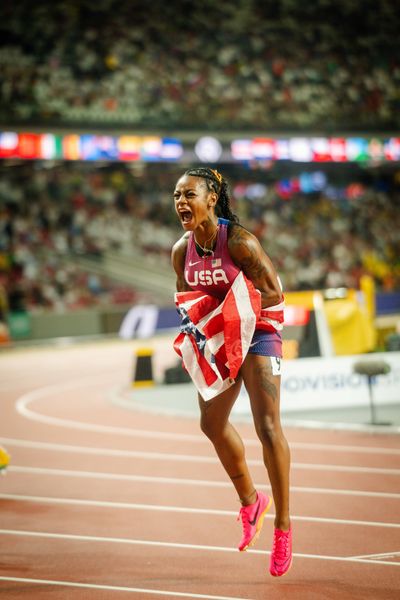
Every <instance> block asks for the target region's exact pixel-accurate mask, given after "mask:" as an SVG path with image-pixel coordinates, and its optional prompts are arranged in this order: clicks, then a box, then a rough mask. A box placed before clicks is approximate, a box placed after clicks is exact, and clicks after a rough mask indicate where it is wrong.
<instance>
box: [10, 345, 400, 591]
mask: <svg viewBox="0 0 400 600" xmlns="http://www.w3.org/2000/svg"><path fill="white" fill-rule="evenodd" d="M157 344H158V345H157V354H156V357H155V363H156V364H155V367H156V369H158V370H159V371H160V369H162V366H163V365H164V364H167V363H168V360H170V359H171V350H170V345H169V340H167V342H166V345H163V342H159V343H157ZM165 357H166V358H165ZM131 363H132V344H130V345H128V344H126V343H117V342H114V343H110V342H107V343H106V342H105V343H100V344H90V345H88V344H86V345H84V346H82V345H80V346H71V347H63V348H62V347H60V348H54V347H53V348H50V349H49V348H41V349H35V350H29V349H28V350H26V349H25V350H15V351H10V352H6V353H4V352H3V354H1V355H0V392H1V404H0V410H1V412H0V443H2V444H3V445H4V446H5V447H6V448H7V449H8V450H9V452H10V453H11V455H12V464H11V467H10V468H9V470H8V472H7V474H6V476H5V477H2V478H0V548H1V554H0V597H1V598H5V599H6V600H14V599H16V598H18V599H19V598H29V599H30V600H32V599H33V600H41V599H42V598H43V599H46V598H51V599H52V600H64V599H68V600H70V599H72V600H74V599H75V598H79V599H82V598H84V599H85V600H94V599H96V600H103V599H104V600H114V599H117V598H120V597H121V598H123V597H132V598H135V599H136V598H137V599H139V598H143V599H153V598H154V599H156V598H161V597H167V598H168V597H169V598H206V599H211V600H212V599H217V598H226V599H232V600H233V599H237V598H247V599H252V600H258V599H265V598H268V599H270V600H274V599H278V598H279V600H283V599H286V598H290V599H296V600H314V599H340V600H343V599H351V600H358V599H360V600H361V599H362V600H367V599H371V600H372V599H373V600H379V599H392V598H393V599H395V598H396V600H397V599H398V598H399V597H400V524H399V515H400V485H399V479H400V478H399V474H400V437H399V436H396V435H385V434H378V433H377V434H371V433H352V432H349V431H347V432H339V431H319V430H305V429H286V434H287V437H288V440H289V443H290V445H291V451H292V461H293V468H292V478H291V479H292V481H291V484H292V491H291V512H292V516H293V529H294V562H293V566H292V569H291V571H290V572H289V573H288V574H287V575H286V576H285V577H284V578H282V579H274V578H272V577H271V576H270V575H269V573H268V558H269V549H270V545H271V541H272V519H273V509H272V510H271V514H270V515H269V516H268V518H267V519H266V521H265V524H264V528H263V531H262V533H261V536H260V538H259V540H258V543H257V545H256V546H255V548H254V549H253V550H251V551H248V552H247V553H239V552H238V551H237V550H236V544H237V542H238V539H239V537H240V533H241V531H240V526H239V524H238V523H236V520H235V519H236V514H237V511H238V509H239V505H238V502H237V500H236V497H235V494H234V491H233V489H232V487H231V484H230V483H229V481H228V480H227V477H226V475H225V474H224V472H223V470H222V468H221V466H220V465H219V464H218V462H217V460H216V459H215V456H214V453H213V450H212V448H211V447H210V444H209V442H208V441H207V440H206V439H205V438H204V436H203V435H202V434H201V432H200V430H199V427H198V422H197V419H190V418H182V417H171V416H162V415H154V414H148V413H146V412H143V411H140V412H139V411H135V410H126V409H124V408H121V407H120V406H116V405H115V404H113V403H112V402H111V400H110V390H112V389H113V388H115V386H121V385H127V384H129V379H130V373H131V369H132V364H131ZM237 427H238V429H239V430H240V432H241V433H242V435H243V437H244V438H245V440H246V447H247V456H248V459H249V461H250V465H251V469H252V472H253V474H254V479H255V481H256V483H257V484H258V485H259V486H261V487H264V488H265V489H268V481H267V479H266V475H265V470H264V467H263V466H262V464H261V449H260V446H259V444H258V442H257V440H256V438H255V435H254V431H253V428H252V426H251V425H249V424H245V423H239V424H237Z"/></svg>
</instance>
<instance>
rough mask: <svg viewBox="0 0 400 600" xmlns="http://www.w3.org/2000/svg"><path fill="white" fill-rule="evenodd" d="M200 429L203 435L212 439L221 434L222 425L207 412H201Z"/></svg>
mask: <svg viewBox="0 0 400 600" xmlns="http://www.w3.org/2000/svg"><path fill="white" fill-rule="evenodd" d="M200 429H201V431H202V432H203V433H204V435H206V436H207V437H208V438H209V439H210V440H211V441H214V440H216V439H218V438H219V437H220V436H221V435H222V433H223V429H224V427H223V426H222V425H221V423H220V422H219V421H216V420H215V419H213V418H212V416H211V415H209V414H207V412H203V413H202V414H201V417H200Z"/></svg>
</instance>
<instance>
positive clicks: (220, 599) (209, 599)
mask: <svg viewBox="0 0 400 600" xmlns="http://www.w3.org/2000/svg"><path fill="white" fill-rule="evenodd" d="M0 581H14V582H16V583H37V584H38V585H55V586H57V585H58V586H65V587H75V588H85V589H90V590H108V591H110V592H131V593H135V594H154V595H158V596H172V597H173V598H203V599H204V600H249V599H246V598H243V597H241V598H235V597H233V596H209V595H206V594H191V593H190V592H187V593H185V592H166V591H164V590H150V589H146V588H136V587H124V586H120V585H101V584H98V583H80V582H78V581H56V580H54V579H32V578H30V577H4V576H0Z"/></svg>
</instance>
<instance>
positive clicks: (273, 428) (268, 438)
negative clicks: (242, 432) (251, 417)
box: [255, 415, 282, 447]
mask: <svg viewBox="0 0 400 600" xmlns="http://www.w3.org/2000/svg"><path fill="white" fill-rule="evenodd" d="M255 428H256V432H257V435H258V437H259V439H260V441H261V443H262V444H263V446H270V447H271V446H274V445H275V444H276V442H277V441H279V439H280V437H281V433H282V429H281V425H280V422H279V420H278V421H277V420H276V419H274V418H273V417H271V416H270V415H263V416H262V417H261V418H259V419H257V420H256V422H255Z"/></svg>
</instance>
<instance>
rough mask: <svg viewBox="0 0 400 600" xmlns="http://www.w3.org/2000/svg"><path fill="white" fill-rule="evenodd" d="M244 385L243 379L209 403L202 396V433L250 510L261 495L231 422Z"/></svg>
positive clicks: (200, 398)
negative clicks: (211, 445) (258, 494)
mask: <svg viewBox="0 0 400 600" xmlns="http://www.w3.org/2000/svg"><path fill="white" fill-rule="evenodd" d="M241 385H242V379H241V378H239V379H238V380H237V381H236V382H235V383H234V384H233V385H232V386H231V387H230V388H229V389H227V390H226V391H225V392H223V393H222V394H220V395H219V396H216V397H215V398H212V399H211V400H207V401H205V400H203V398H202V397H201V396H200V395H199V406H200V410H201V421H200V426H201V430H202V431H203V433H205V434H206V436H207V437H208V438H209V439H210V440H211V442H212V443H213V445H214V448H215V450H216V452H217V455H218V457H219V459H220V461H221V463H222V465H223V467H224V469H225V471H226V472H227V474H228V475H229V477H230V479H231V481H232V483H233V485H234V486H235V489H236V492H237V494H238V496H239V498H240V501H241V503H242V504H243V505H244V506H247V505H249V504H252V503H254V502H255V501H256V499H257V493H256V491H255V489H254V484H253V481H252V479H251V476H250V473H249V469H248V467H247V464H246V459H245V450H244V446H243V442H242V439H241V437H240V436H239V434H238V432H237V431H236V429H235V428H234V427H233V425H232V424H231V423H230V422H229V415H230V412H231V410H232V407H233V405H234V403H235V400H236V398H237V397H238V395H239V392H240V387H241Z"/></svg>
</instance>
